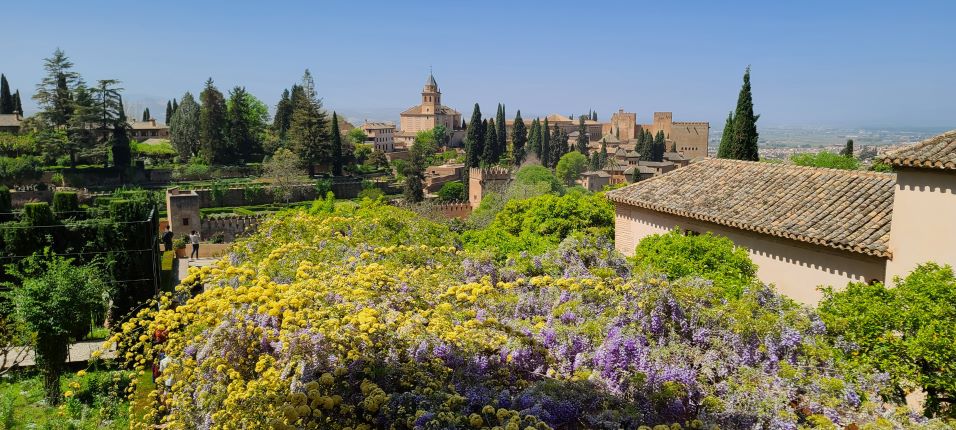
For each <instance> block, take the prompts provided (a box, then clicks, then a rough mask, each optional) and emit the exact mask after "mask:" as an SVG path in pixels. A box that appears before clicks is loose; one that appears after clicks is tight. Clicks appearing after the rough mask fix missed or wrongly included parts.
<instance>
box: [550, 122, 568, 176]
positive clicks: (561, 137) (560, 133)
mask: <svg viewBox="0 0 956 430" xmlns="http://www.w3.org/2000/svg"><path fill="white" fill-rule="evenodd" d="M567 153H568V134H567V133H565V132H564V130H561V129H560V128H558V125H557V124H555V125H554V131H553V132H552V133H551V156H549V157H548V161H549V162H551V167H556V166H557V165H558V160H560V159H561V156H563V155H564V154H567Z"/></svg>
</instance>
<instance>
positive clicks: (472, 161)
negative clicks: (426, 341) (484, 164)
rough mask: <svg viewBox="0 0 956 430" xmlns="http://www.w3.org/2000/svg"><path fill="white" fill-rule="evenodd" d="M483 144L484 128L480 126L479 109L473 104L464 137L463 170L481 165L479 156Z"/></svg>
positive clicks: (476, 104)
mask: <svg viewBox="0 0 956 430" xmlns="http://www.w3.org/2000/svg"><path fill="white" fill-rule="evenodd" d="M484 144H485V135H484V128H483V127H482V125H481V108H480V107H479V106H478V103H475V109H474V110H472V111H471V121H469V122H468V128H467V132H466V135H465V168H471V167H478V166H480V165H481V156H482V153H483V152H484V151H483V146H484Z"/></svg>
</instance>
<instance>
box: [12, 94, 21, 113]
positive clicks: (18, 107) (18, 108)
mask: <svg viewBox="0 0 956 430" xmlns="http://www.w3.org/2000/svg"><path fill="white" fill-rule="evenodd" d="M13 101H14V102H15V103H16V107H15V108H13V110H14V112H19V113H20V115H23V104H22V103H20V90H17V92H16V94H14V95H13Z"/></svg>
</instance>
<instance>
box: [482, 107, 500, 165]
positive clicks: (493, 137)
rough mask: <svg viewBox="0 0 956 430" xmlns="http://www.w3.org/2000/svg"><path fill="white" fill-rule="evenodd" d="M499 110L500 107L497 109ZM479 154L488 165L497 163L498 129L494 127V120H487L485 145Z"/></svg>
mask: <svg viewBox="0 0 956 430" xmlns="http://www.w3.org/2000/svg"><path fill="white" fill-rule="evenodd" d="M499 110H500V109H499ZM483 149H484V153H483V154H482V156H481V161H482V162H483V163H484V164H485V165H488V166H493V165H495V164H498V130H497V129H496V128H495V120H493V119H491V120H488V128H486V129H485V147H484V148H483Z"/></svg>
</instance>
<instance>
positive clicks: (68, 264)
mask: <svg viewBox="0 0 956 430" xmlns="http://www.w3.org/2000/svg"><path fill="white" fill-rule="evenodd" d="M8 272H9V273H10V274H11V275H13V276H14V277H15V278H16V279H17V281H18V282H16V283H8V284H7V286H8V287H9V288H11V292H10V298H11V299H12V302H13V306H14V315H15V317H16V318H17V319H18V320H20V321H22V322H23V324H24V326H25V327H26V328H27V330H29V331H30V332H31V333H32V334H33V336H32V339H33V342H34V344H33V347H34V349H35V351H36V355H37V364H38V365H39V366H40V368H41V370H42V372H43V374H44V388H45V391H46V397H47V400H48V401H49V402H50V404H57V403H59V402H60V379H59V378H60V374H61V373H62V371H63V368H64V363H65V361H66V356H67V348H68V347H69V344H70V343H71V342H75V341H76V340H79V339H80V338H82V337H83V335H84V334H86V332H87V331H88V330H89V316H90V315H91V314H95V313H100V312H102V311H103V310H105V308H106V302H107V299H108V297H109V287H108V285H107V284H106V282H104V278H105V277H104V275H103V273H102V272H101V271H100V270H99V268H97V267H96V266H93V265H83V266H75V265H73V260H72V259H67V258H63V257H58V256H54V255H49V254H48V255H41V254H35V255H33V256H30V257H27V258H26V259H25V260H24V261H23V262H22V263H21V264H20V265H19V267H10V268H9V269H8Z"/></svg>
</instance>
